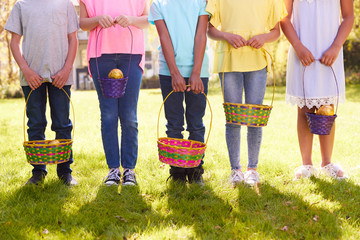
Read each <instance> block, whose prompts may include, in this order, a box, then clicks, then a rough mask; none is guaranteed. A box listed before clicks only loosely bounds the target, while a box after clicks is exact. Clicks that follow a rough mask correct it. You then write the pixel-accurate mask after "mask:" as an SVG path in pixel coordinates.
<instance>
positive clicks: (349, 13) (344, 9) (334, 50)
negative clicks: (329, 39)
mask: <svg viewBox="0 0 360 240" xmlns="http://www.w3.org/2000/svg"><path fill="white" fill-rule="evenodd" d="M340 4H341V15H342V19H343V20H342V22H341V24H340V26H339V30H338V32H337V34H336V37H335V40H334V42H333V43H332V44H331V46H330V47H329V48H328V49H327V50H326V51H325V52H324V54H323V55H322V57H321V58H320V62H321V63H322V64H325V65H327V66H331V65H332V64H333V63H334V62H335V60H336V58H337V57H338V55H339V52H340V49H341V47H342V45H343V44H344V42H345V40H346V38H347V37H348V35H349V34H350V32H351V29H352V26H353V24H354V7H353V1H352V0H341V2H340Z"/></svg>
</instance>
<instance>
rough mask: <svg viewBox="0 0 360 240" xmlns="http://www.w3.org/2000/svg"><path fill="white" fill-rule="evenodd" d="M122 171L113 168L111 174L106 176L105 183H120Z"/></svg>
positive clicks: (109, 184)
mask: <svg viewBox="0 0 360 240" xmlns="http://www.w3.org/2000/svg"><path fill="white" fill-rule="evenodd" d="M120 177H121V172H120V170H119V169H118V168H111V169H110V171H109V174H108V175H107V176H106V177H105V181H104V184H105V185H107V186H112V185H119V183H120V179H121V178H120Z"/></svg>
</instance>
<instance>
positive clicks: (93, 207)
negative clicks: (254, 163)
mask: <svg viewBox="0 0 360 240" xmlns="http://www.w3.org/2000/svg"><path fill="white" fill-rule="evenodd" d="M13 3H14V1H12V0H10V1H7V2H1V5H0V6H1V7H0V17H1V20H0V21H1V22H0V34H1V35H0V36H1V38H0V44H1V45H0V51H1V53H2V54H0V56H1V57H2V59H1V62H2V64H1V74H0V89H1V90H0V92H1V94H0V95H1V96H2V97H1V98H3V99H0V165H1V168H0V239H360V222H359V219H360V208H359V204H360V185H359V182H360V162H359V153H360V145H359V143H360V127H359V126H360V114H359V112H360V98H359V96H360V85H359V83H360V82H359V79H360V75H359V62H360V44H359V42H360V40H359V36H360V30H359V27H358V24H359V16H360V15H359V9H360V8H359V7H360V4H359V0H356V1H355V2H354V4H355V10H356V23H355V26H354V30H353V32H352V34H351V36H350V37H349V39H348V41H347V42H346V44H345V46H344V51H345V62H346V66H347V69H346V74H347V86H346V98H347V101H346V102H345V103H344V104H340V105H339V109H338V117H337V119H336V128H337V130H336V131H337V132H336V140H335V148H334V154H333V159H334V161H335V162H337V163H340V164H341V165H342V166H343V168H344V169H345V171H346V172H347V173H348V176H349V179H348V180H346V181H341V182H338V181H334V180H331V179H328V178H324V177H323V176H319V177H318V178H312V179H308V180H301V181H293V177H294V169H295V168H296V167H298V166H299V165H300V162H301V158H300V153H299V148H298V143H297V135H296V107H295V106H291V105H288V104H286V103H285V87H284V86H281V85H284V76H285V75H284V74H285V64H286V49H287V47H288V43H287V42H286V41H285V40H284V39H283V38H281V39H280V40H279V41H278V42H277V43H276V44H274V46H273V49H274V52H273V54H274V56H275V62H276V83H277V87H276V91H275V99H274V108H273V110H272V113H271V115H270V120H269V124H268V126H267V127H264V138H263V144H262V149H261V153H260V163H259V173H260V175H261V184H260V185H259V186H257V187H254V188H251V187H247V186H245V185H240V186H238V187H236V188H233V187H231V185H230V184H229V183H228V177H229V173H230V164H229V160H228V155H227V149H226V144H225V137H224V118H225V117H224V112H223V109H222V97H221V91H220V87H219V82H218V81H217V80H216V78H213V79H212V81H211V82H210V90H209V95H208V97H209V101H210V104H211V107H212V110H213V122H212V131H211V132H210V138H209V142H208V145H207V150H206V157H205V165H204V168H205V174H204V182H205V185H204V186H203V187H201V186H198V185H186V186H179V185H176V184H172V183H171V181H166V180H167V178H168V176H169V173H168V166H167V165H165V164H162V163H161V162H160V161H159V160H158V155H157V146H156V140H157V131H156V126H157V122H158V117H157V116H158V113H159V110H160V105H161V103H162V97H161V94H160V90H159V89H142V90H141V91H140V100H139V110H138V112H139V158H138V165H137V168H136V173H137V177H138V182H139V185H138V186H136V187H128V188H126V187H121V186H120V187H105V186H104V185H103V184H102V182H103V178H104V176H105V175H106V174H107V172H108V169H107V166H106V162H105V158H104V153H103V149H102V142H101V136H100V120H99V118H100V116H99V109H98V101H97V96H96V93H95V91H73V92H72V101H73V104H74V108H75V109H74V110H75V116H76V119H75V120H76V121H75V135H74V144H73V151H74V159H75V162H74V164H73V165H72V168H73V175H74V177H75V178H76V179H77V180H78V181H79V183H80V184H79V185H78V186H75V187H72V188H68V187H65V186H64V185H62V184H61V183H60V182H59V181H58V179H57V177H56V169H55V166H49V168H48V169H49V174H48V176H47V177H46V180H45V183H44V184H43V185H41V186H38V187H33V186H24V183H25V182H26V181H27V179H28V178H29V177H30V176H31V169H32V167H31V166H30V165H29V164H28V163H27V162H26V159H25V154H24V150H23V147H22V143H23V141H24V128H23V113H24V107H25V103H24V99H23V98H12V97H16V96H20V97H21V94H19V93H20V91H18V89H19V86H18V70H17V66H16V65H15V63H14V62H13V61H12V60H10V59H11V55H6V54H7V53H9V52H8V48H7V46H8V45H7V44H8V41H9V38H8V37H9V36H8V35H6V32H5V31H3V26H4V22H5V21H6V18H7V15H6V14H7V13H8V10H9V9H10V8H11V6H12V4H13ZM284 52H285V55H283V53H284ZM9 54H10V53H9ZM4 56H5V57H4ZM7 59H9V62H8V63H7V64H5V62H6V60H7ZM271 80H272V79H271V78H270V82H269V83H270V84H271ZM271 97H272V87H271V86H269V87H268V89H267V92H266V98H265V102H264V103H265V104H270V101H271ZM210 115H211V114H210V111H209V108H208V109H207V112H206V116H205V124H206V127H207V134H208V133H209V132H208V131H209V129H210V128H209V127H210ZM73 117H74V116H72V119H73ZM49 119H50V118H49ZM49 125H50V122H49ZM164 125H165V119H164V116H163V113H161V114H160V126H161V128H160V130H159V135H160V136H164V135H165V128H164ZM47 136H48V138H49V139H51V138H53V137H54V134H53V133H52V132H51V131H50V130H47ZM242 143H243V144H242V146H241V154H242V159H241V164H242V165H244V166H245V165H246V159H247V146H246V128H243V130H242ZM313 153H314V154H313V160H314V164H315V166H316V167H318V166H319V164H320V161H321V159H320V158H321V157H320V151H319V141H318V138H317V137H315V141H314V148H313Z"/></svg>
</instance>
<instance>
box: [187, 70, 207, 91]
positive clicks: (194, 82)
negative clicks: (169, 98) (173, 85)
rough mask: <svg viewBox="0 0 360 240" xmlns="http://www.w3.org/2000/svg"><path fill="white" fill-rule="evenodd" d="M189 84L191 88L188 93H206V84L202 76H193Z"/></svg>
mask: <svg viewBox="0 0 360 240" xmlns="http://www.w3.org/2000/svg"><path fill="white" fill-rule="evenodd" d="M189 84H190V88H188V89H187V91H188V92H189V91H190V90H191V91H193V93H195V94H198V93H203V92H204V84H203V82H202V80H201V78H200V76H195V75H194V74H191V76H190V78H189Z"/></svg>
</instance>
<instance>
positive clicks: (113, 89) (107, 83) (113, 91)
mask: <svg viewBox="0 0 360 240" xmlns="http://www.w3.org/2000/svg"><path fill="white" fill-rule="evenodd" d="M127 80H128V78H127V77H124V78H119V79H111V78H99V83H100V87H101V91H102V94H103V96H104V98H121V97H123V96H124V94H125V89H126V83H127Z"/></svg>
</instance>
